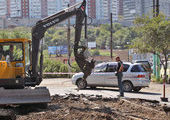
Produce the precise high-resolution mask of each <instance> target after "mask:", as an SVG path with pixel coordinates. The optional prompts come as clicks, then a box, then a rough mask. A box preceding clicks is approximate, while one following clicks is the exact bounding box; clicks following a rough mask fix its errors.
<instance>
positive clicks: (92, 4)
mask: <svg viewBox="0 0 170 120" xmlns="http://www.w3.org/2000/svg"><path fill="white" fill-rule="evenodd" d="M87 12H88V15H89V17H91V18H93V19H95V18H96V0H87Z"/></svg>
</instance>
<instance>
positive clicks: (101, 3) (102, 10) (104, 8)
mask: <svg viewBox="0 0 170 120" xmlns="http://www.w3.org/2000/svg"><path fill="white" fill-rule="evenodd" d="M108 6H109V5H108V0H96V19H97V20H107V19H108V18H109V16H108V13H109V11H108Z"/></svg>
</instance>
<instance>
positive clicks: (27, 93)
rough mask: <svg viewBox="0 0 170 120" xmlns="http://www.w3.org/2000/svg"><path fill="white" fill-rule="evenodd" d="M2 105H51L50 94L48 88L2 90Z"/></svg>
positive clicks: (0, 97)
mask: <svg viewBox="0 0 170 120" xmlns="http://www.w3.org/2000/svg"><path fill="white" fill-rule="evenodd" d="M0 93H1V94H0V105H10V104H17V105H18V104H34V103H49V102H50V101H51V99H50V93H49V90H48V89H47V88H46V87H35V88H25V89H4V88H0Z"/></svg>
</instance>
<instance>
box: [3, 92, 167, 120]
mask: <svg viewBox="0 0 170 120" xmlns="http://www.w3.org/2000/svg"><path fill="white" fill-rule="evenodd" d="M7 109H8V113H10V115H11V116H12V117H11V118H13V120H15V119H17V120H170V107H168V106H166V105H160V103H159V102H158V101H152V100H144V99H129V98H121V99H118V98H103V97H102V96H85V95H73V94H69V95H65V96H59V95H55V96H52V102H51V103H50V104H48V107H47V108H46V109H43V108H41V107H40V106H39V107H38V106H35V105H29V106H12V107H11V106H10V107H4V109H2V110H1V111H3V110H5V111H7ZM2 113H3V112H0V114H2ZM14 113H15V114H14ZM6 116H7V115H6ZM15 117H16V118H15ZM0 118H2V115H1V116H0ZM2 119H3V120H4V117H3V118H2ZM6 120H9V116H8V118H6Z"/></svg>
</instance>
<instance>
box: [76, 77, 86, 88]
mask: <svg viewBox="0 0 170 120" xmlns="http://www.w3.org/2000/svg"><path fill="white" fill-rule="evenodd" d="M77 87H78V88H79V89H85V88H86V87H87V82H86V81H85V80H83V79H79V80H78V81H77Z"/></svg>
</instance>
